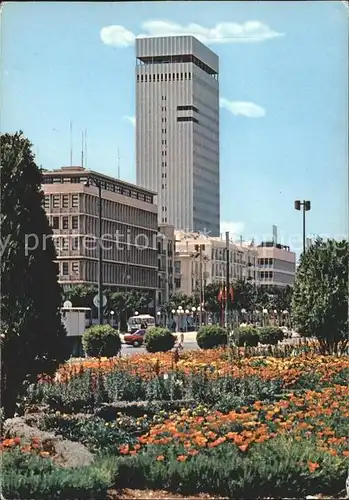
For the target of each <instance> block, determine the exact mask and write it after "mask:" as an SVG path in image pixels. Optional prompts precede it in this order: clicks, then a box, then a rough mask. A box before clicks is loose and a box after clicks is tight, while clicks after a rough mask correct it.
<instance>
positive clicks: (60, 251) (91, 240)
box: [43, 167, 158, 300]
mask: <svg viewBox="0 0 349 500" xmlns="http://www.w3.org/2000/svg"><path fill="white" fill-rule="evenodd" d="M43 176H44V183H43V191H44V194H45V210H46V213H47V216H48V218H49V221H50V224H51V226H52V228H53V233H54V241H55V246H56V249H57V261H58V265H59V282H60V283H61V284H64V285H68V284H85V285H90V284H96V283H97V281H98V274H97V273H98V241H97V238H98V234H99V217H98V216H99V199H98V188H97V187H95V186H94V185H93V184H92V183H91V184H90V186H89V187H87V186H86V185H85V182H86V180H87V179H88V178H90V179H91V178H92V179H96V180H97V181H98V182H101V183H102V235H103V236H102V242H103V247H104V248H103V284H104V286H106V287H116V288H117V289H119V290H123V289H126V288H127V289H142V290H145V291H148V292H150V293H151V294H152V296H154V300H155V299H156V290H157V286H158V254H157V237H158V220H157V214H158V209H157V205H156V204H155V203H154V198H155V193H153V192H152V191H149V190H146V189H143V188H139V187H138V186H135V185H133V184H129V183H126V182H123V181H120V180H117V179H114V178H112V177H108V176H106V175H104V174H100V173H98V172H94V171H91V170H85V169H84V168H82V167H63V168H61V169H59V170H54V171H50V172H48V171H46V172H44V173H43ZM145 245H146V246H147V247H146V248H143V247H144V246H145Z"/></svg>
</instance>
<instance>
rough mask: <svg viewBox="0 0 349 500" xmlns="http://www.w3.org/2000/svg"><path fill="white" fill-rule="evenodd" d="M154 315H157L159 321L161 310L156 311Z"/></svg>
mask: <svg viewBox="0 0 349 500" xmlns="http://www.w3.org/2000/svg"><path fill="white" fill-rule="evenodd" d="M156 315H157V317H158V320H159V321H161V319H160V317H161V312H160V311H158V312H157V313H156Z"/></svg>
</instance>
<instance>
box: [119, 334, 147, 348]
mask: <svg viewBox="0 0 349 500" xmlns="http://www.w3.org/2000/svg"><path fill="white" fill-rule="evenodd" d="M144 335H145V330H137V331H136V332H134V333H128V334H127V335H124V342H125V344H127V345H133V347H139V346H141V345H142V344H143V341H144Z"/></svg>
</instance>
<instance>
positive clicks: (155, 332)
mask: <svg viewBox="0 0 349 500" xmlns="http://www.w3.org/2000/svg"><path fill="white" fill-rule="evenodd" d="M175 342H176V337H175V336H174V335H173V334H172V333H171V332H170V330H169V329H168V328H158V327H156V326H153V327H151V328H148V329H147V331H146V333H145V337H144V344H145V347H146V349H147V351H148V352H166V351H170V350H171V349H172V348H173V346H174V345H175Z"/></svg>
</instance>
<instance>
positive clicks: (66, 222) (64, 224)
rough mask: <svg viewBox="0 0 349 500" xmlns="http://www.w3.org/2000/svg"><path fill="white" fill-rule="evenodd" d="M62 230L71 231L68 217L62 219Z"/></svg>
mask: <svg viewBox="0 0 349 500" xmlns="http://www.w3.org/2000/svg"><path fill="white" fill-rule="evenodd" d="M62 229H69V219H68V217H63V219H62Z"/></svg>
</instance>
